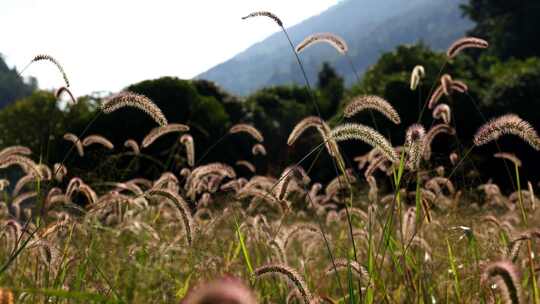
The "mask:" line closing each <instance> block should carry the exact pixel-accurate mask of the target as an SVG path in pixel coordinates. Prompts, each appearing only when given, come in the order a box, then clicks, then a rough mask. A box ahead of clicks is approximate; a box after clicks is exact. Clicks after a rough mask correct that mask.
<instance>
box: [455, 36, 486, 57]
mask: <svg viewBox="0 0 540 304" xmlns="http://www.w3.org/2000/svg"><path fill="white" fill-rule="evenodd" d="M488 46H489V43H488V42H487V41H485V40H484V39H480V38H475V37H464V38H460V39H458V40H456V41H454V42H453V43H452V45H450V47H449V48H448V50H447V51H446V56H448V58H449V59H452V58H454V57H456V56H457V55H458V54H459V53H460V52H461V51H462V50H464V49H467V48H479V49H485V48H487V47H488Z"/></svg>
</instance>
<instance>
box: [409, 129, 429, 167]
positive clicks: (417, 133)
mask: <svg viewBox="0 0 540 304" xmlns="http://www.w3.org/2000/svg"><path fill="white" fill-rule="evenodd" d="M425 135H426V130H425V129H424V127H423V126H422V125H420V124H413V125H411V126H410V127H409V128H408V129H407V132H406V133H405V147H406V148H408V150H407V152H408V158H407V167H408V168H409V169H411V170H416V169H418V166H419V165H420V159H421V156H422V153H423V150H424V137H425Z"/></svg>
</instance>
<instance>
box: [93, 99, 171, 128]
mask: <svg viewBox="0 0 540 304" xmlns="http://www.w3.org/2000/svg"><path fill="white" fill-rule="evenodd" d="M123 107H134V108H137V109H139V110H142V111H143V112H145V113H146V114H148V115H149V116H150V117H151V118H152V119H153V120H154V121H155V122H156V123H157V124H158V125H160V126H165V125H167V119H166V118H165V115H163V113H162V112H161V110H160V109H159V108H158V106H157V105H156V104H155V103H154V102H153V101H152V100H150V98H148V97H146V96H144V95H141V94H135V93H133V92H120V93H118V94H116V95H113V96H111V97H109V98H108V99H106V100H105V101H104V102H103V104H101V110H102V111H103V112H104V113H107V114H110V113H112V112H114V111H116V110H118V109H120V108H123Z"/></svg>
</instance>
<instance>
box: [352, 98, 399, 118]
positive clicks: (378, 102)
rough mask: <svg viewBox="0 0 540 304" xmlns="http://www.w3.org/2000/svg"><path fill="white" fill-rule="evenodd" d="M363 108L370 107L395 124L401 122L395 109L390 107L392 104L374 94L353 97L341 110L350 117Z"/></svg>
mask: <svg viewBox="0 0 540 304" xmlns="http://www.w3.org/2000/svg"><path fill="white" fill-rule="evenodd" d="M365 109H372V110H376V111H378V112H380V113H382V114H383V115H384V116H386V117H387V118H388V119H390V120H391V121H392V122H393V123H395V124H396V125H399V124H400V123H401V119H400V117H399V114H398V113H397V111H396V110H395V109H394V108H393V107H392V105H391V104H390V103H389V102H388V101H386V100H385V99H383V98H381V97H379V96H374V95H365V96H357V97H355V98H354V99H353V100H352V101H351V102H350V103H349V104H348V105H347V106H346V107H345V110H343V113H344V115H345V117H351V116H353V115H355V114H356V113H358V112H360V111H363V110H365Z"/></svg>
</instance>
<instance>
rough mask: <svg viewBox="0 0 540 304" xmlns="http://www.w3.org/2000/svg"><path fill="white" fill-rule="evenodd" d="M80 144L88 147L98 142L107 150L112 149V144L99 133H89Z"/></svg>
mask: <svg viewBox="0 0 540 304" xmlns="http://www.w3.org/2000/svg"><path fill="white" fill-rule="evenodd" d="M82 144H83V146H85V147H88V146H90V145H93V144H99V145H102V146H103V147H105V148H107V149H109V150H112V149H114V145H113V144H112V143H111V142H110V141H109V140H108V139H106V138H105V137H103V136H101V135H89V136H87V137H85V138H84V140H83V141H82Z"/></svg>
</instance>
